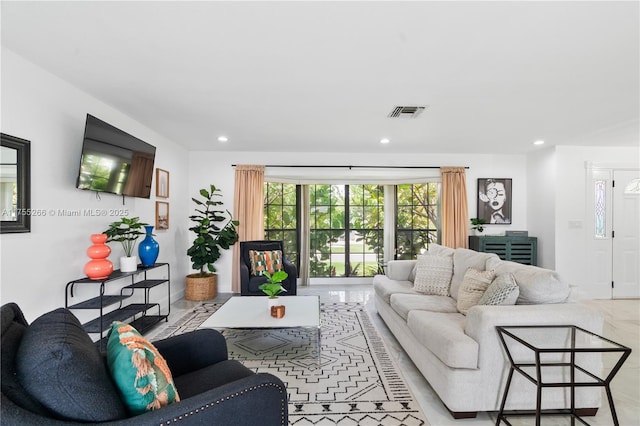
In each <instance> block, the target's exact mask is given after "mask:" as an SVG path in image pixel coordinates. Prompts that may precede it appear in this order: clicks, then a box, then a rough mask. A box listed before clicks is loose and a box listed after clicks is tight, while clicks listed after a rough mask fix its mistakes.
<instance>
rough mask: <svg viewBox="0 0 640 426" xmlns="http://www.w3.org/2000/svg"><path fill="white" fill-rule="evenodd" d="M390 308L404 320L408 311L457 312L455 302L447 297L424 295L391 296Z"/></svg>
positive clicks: (399, 294)
mask: <svg viewBox="0 0 640 426" xmlns="http://www.w3.org/2000/svg"><path fill="white" fill-rule="evenodd" d="M391 308H392V309H393V310H394V311H396V313H397V314H398V315H400V316H401V317H402V318H404V320H405V321H406V320H407V316H408V315H409V312H410V311H415V310H419V311H431V312H449V313H455V312H458V309H457V308H456V301H455V300H453V299H452V298H450V297H448V296H432V295H426V294H402V293H396V294H392V295H391Z"/></svg>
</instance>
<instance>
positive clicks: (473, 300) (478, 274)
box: [457, 268, 496, 315]
mask: <svg viewBox="0 0 640 426" xmlns="http://www.w3.org/2000/svg"><path fill="white" fill-rule="evenodd" d="M495 276H496V274H495V272H494V271H478V270H477V269H473V268H469V269H467V272H465V274H464V278H463V279H462V284H461V285H460V290H458V304H457V307H458V311H459V312H460V313H462V314H464V315H466V314H467V312H468V311H469V309H471V308H472V307H473V306H475V305H477V304H478V302H479V301H480V299H481V298H482V295H483V294H484V292H485V291H487V288H489V286H490V285H491V282H492V281H493V279H494V278H495Z"/></svg>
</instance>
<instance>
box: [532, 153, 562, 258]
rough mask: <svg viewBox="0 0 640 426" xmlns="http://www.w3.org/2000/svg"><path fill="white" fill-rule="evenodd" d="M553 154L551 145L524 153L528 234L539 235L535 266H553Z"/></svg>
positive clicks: (554, 161) (554, 157)
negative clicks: (530, 152) (525, 157)
mask: <svg viewBox="0 0 640 426" xmlns="http://www.w3.org/2000/svg"><path fill="white" fill-rule="evenodd" d="M556 169H557V165H556V155H555V149H554V148H548V149H543V150H540V151H537V152H534V153H532V154H529V155H528V156H527V182H528V184H527V218H528V229H529V235H530V236H532V237H537V238H538V266H540V267H543V268H549V269H555V263H556V258H555V257H556V250H555V220H556V212H555V204H556V198H555V197H556V190H555V188H556V181H557V178H556V174H557V172H556Z"/></svg>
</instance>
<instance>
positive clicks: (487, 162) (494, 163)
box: [189, 142, 527, 292]
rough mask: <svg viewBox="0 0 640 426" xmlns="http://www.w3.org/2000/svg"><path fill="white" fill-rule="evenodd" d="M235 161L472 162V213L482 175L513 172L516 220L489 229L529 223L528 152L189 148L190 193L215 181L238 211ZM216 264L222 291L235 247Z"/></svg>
mask: <svg viewBox="0 0 640 426" xmlns="http://www.w3.org/2000/svg"><path fill="white" fill-rule="evenodd" d="M229 143H233V142H229ZM390 148H391V149H390V150H392V149H393V148H392V147H390ZM232 164H278V165H300V164H304V165H339V164H347V165H359V166H372V165H377V166H390V165H401V166H469V169H468V170H467V173H466V176H467V197H468V201H469V217H475V216H476V200H477V179H478V178H491V177H493V178H512V179H513V182H512V184H513V212H512V216H513V219H512V225H510V226H507V225H489V226H487V230H486V231H485V233H486V234H500V233H504V231H505V230H506V229H514V230H523V229H527V208H526V205H527V196H526V191H527V175H526V158H525V157H524V156H517V155H468V154H393V153H389V154H339V155H336V154H334V153H326V152H314V153H301V152H289V153H281V152H275V153H274V152H252V153H246V152H206V151H202V152H190V153H189V166H190V167H189V168H190V175H189V193H190V194H192V195H195V194H197V193H198V191H199V190H200V189H201V188H205V187H208V185H209V184H214V185H216V186H217V187H219V188H220V189H221V190H222V195H223V201H224V203H225V208H227V209H229V210H230V211H231V212H233V192H234V173H235V170H234V168H233V167H232V166H231V165H232ZM192 238H193V237H191V239H192ZM216 268H217V270H218V290H219V291H221V292H228V291H231V270H232V256H231V251H229V252H227V253H224V254H223V256H222V257H221V258H220V260H219V261H218V262H217V263H216Z"/></svg>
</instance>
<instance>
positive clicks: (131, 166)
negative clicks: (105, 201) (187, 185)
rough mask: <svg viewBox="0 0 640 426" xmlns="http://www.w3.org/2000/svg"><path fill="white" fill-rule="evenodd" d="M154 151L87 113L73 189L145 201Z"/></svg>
mask: <svg viewBox="0 0 640 426" xmlns="http://www.w3.org/2000/svg"><path fill="white" fill-rule="evenodd" d="M155 156H156V148H155V147H154V146H153V145H149V144H148V143H146V142H144V141H142V140H140V139H138V138H136V137H134V136H131V135H130V134H128V133H126V132H124V131H122V130H120V129H118V128H116V127H113V126H112V125H110V124H108V123H105V122H104V121H102V120H100V119H98V118H96V117H94V116H92V115H90V114H87V121H86V124H85V129H84V141H83V143H82V156H81V158H80V171H79V173H78V180H77V182H76V187H78V188H80V189H88V190H91V191H96V192H108V193H112V194H118V195H127V196H129V197H141V198H149V197H150V195H151V181H152V179H153V163H154V160H155Z"/></svg>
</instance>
